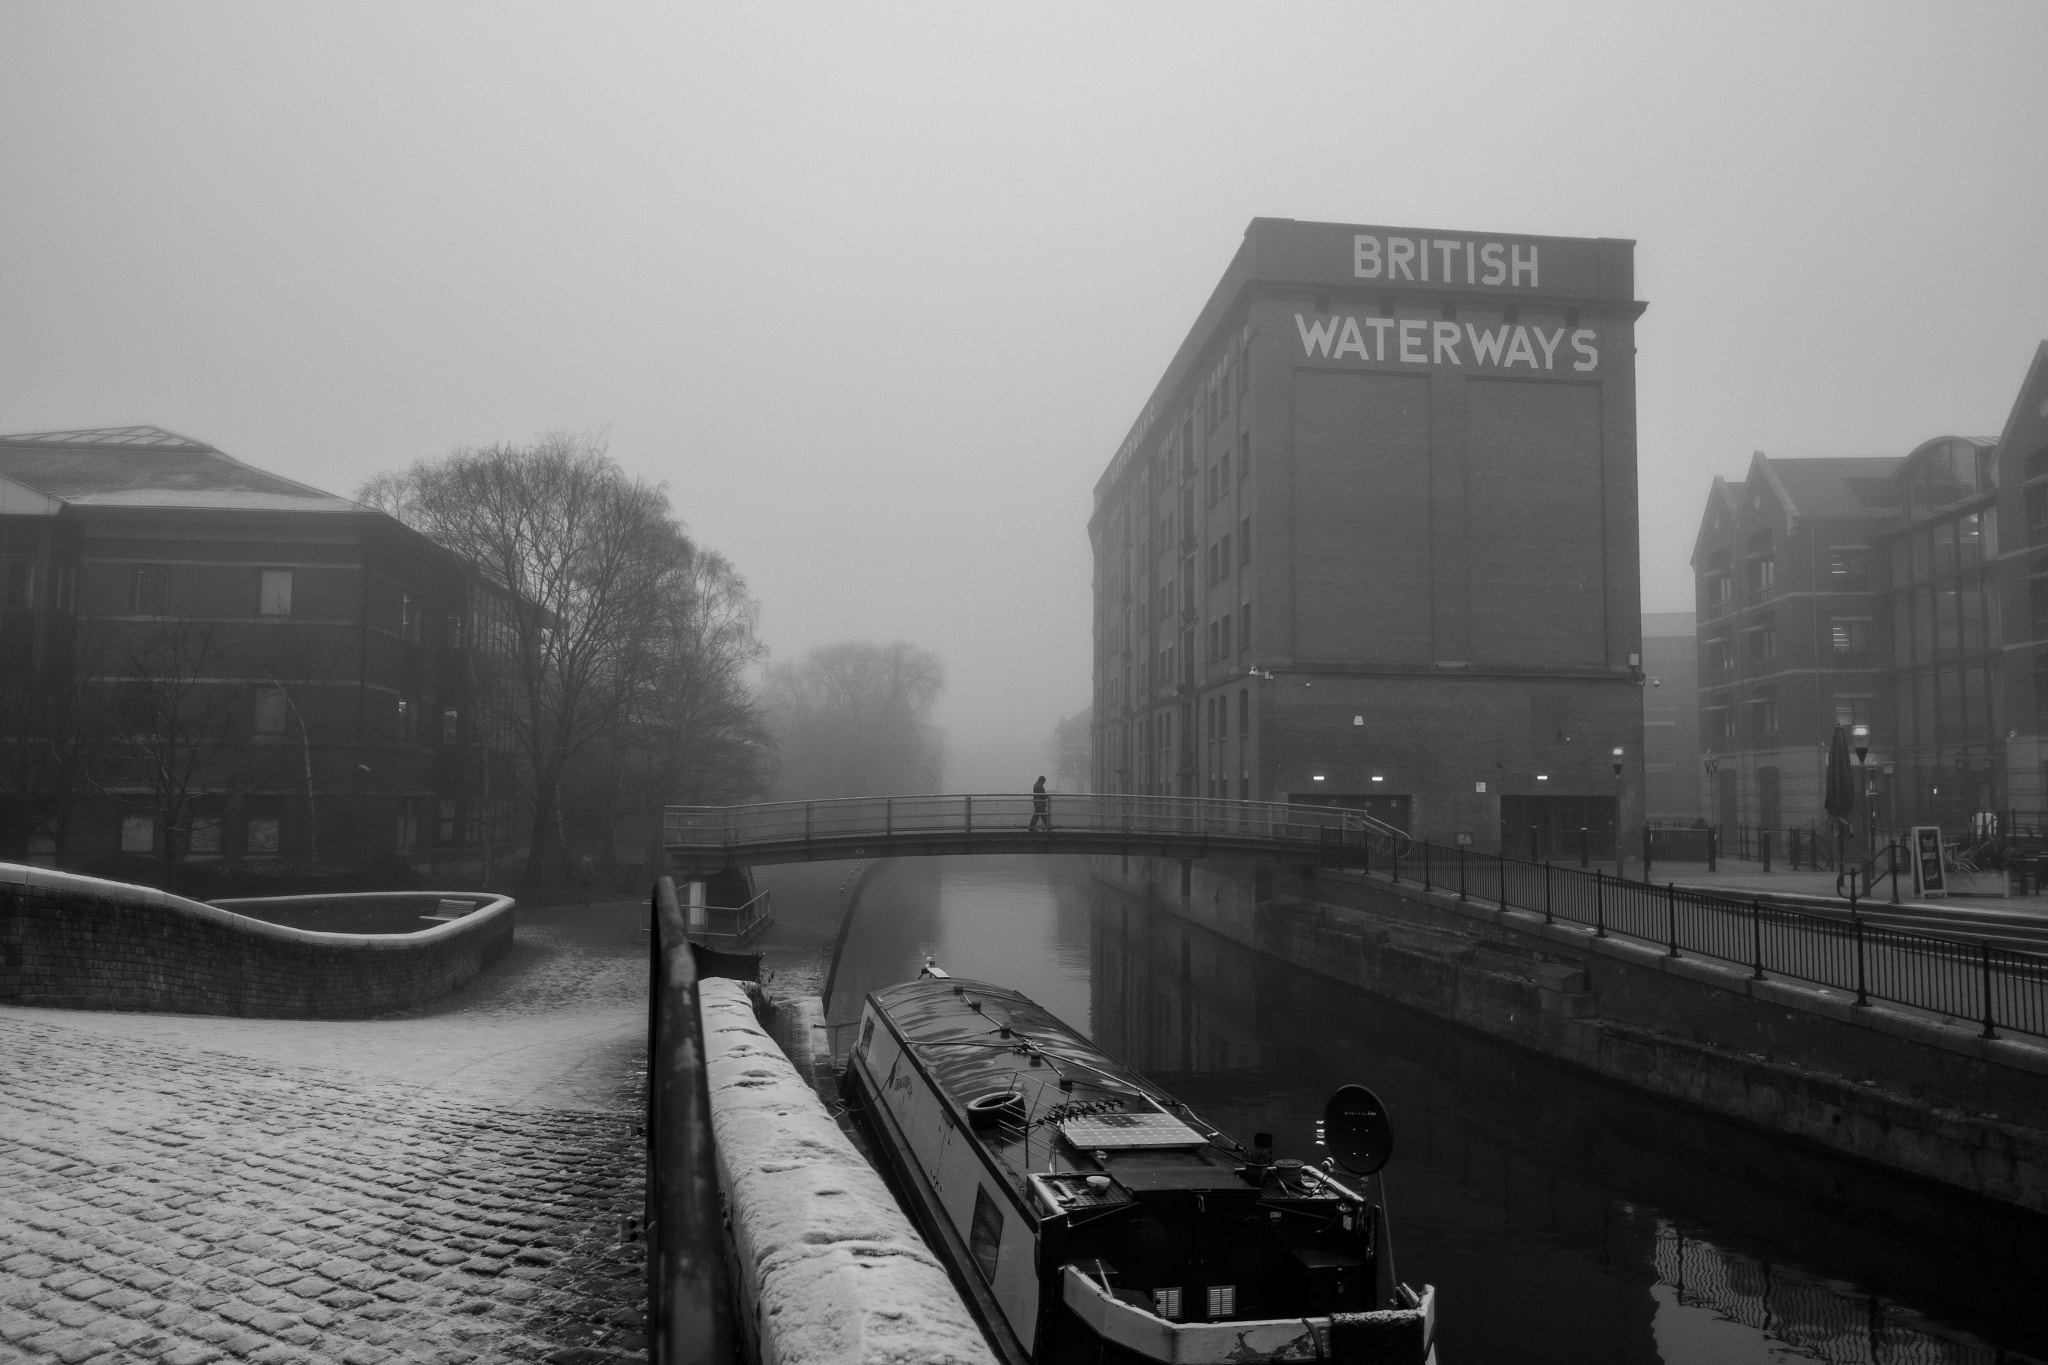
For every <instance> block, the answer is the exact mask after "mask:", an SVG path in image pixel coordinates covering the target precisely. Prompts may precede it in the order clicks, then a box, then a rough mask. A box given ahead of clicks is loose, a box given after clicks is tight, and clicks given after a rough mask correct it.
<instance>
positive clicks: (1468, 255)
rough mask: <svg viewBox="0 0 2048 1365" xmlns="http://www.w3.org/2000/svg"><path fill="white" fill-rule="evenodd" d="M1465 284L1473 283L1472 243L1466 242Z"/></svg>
mask: <svg viewBox="0 0 2048 1365" xmlns="http://www.w3.org/2000/svg"><path fill="white" fill-rule="evenodd" d="M1465 283H1467V284H1471V283H1473V278H1472V243H1470V242H1467V243H1465Z"/></svg>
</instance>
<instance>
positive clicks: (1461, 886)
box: [1458, 844, 1465, 900]
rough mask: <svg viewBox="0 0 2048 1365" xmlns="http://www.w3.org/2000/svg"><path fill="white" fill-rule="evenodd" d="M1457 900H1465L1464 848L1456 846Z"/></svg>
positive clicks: (1460, 845)
mask: <svg viewBox="0 0 2048 1365" xmlns="http://www.w3.org/2000/svg"><path fill="white" fill-rule="evenodd" d="M1458 899H1459V900H1463V899H1465V846H1464V845H1463V844H1459V845H1458Z"/></svg>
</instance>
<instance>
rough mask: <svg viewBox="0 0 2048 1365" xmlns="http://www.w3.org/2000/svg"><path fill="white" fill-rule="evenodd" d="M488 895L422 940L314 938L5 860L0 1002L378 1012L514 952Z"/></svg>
mask: <svg viewBox="0 0 2048 1365" xmlns="http://www.w3.org/2000/svg"><path fill="white" fill-rule="evenodd" d="M401 894H408V895H415V896H417V894H418V893H401ZM433 894H436V893H429V895H428V896H427V897H420V898H421V899H422V900H423V901H424V900H431V898H432V895H433ZM438 894H447V895H450V896H465V895H466V896H469V897H470V898H472V899H474V898H476V897H475V893H463V892H448V893H438ZM489 899H490V904H488V905H487V906H486V907H485V908H483V909H481V910H478V911H475V912H474V913H472V914H469V915H465V916H463V917H462V918H461V919H458V920H453V921H450V922H449V923H447V924H442V925H437V926H435V927H434V928H432V929H428V930H426V931H425V932H422V933H416V934H337V933H321V932H317V931H314V930H309V929H299V928H292V927H288V926H285V925H280V924H269V923H265V922H264V921H262V920H258V919H252V918H250V917H248V916H246V915H239V914H235V913H233V912H232V911H229V910H224V909H221V908H220V907H218V906H212V905H205V904H202V903H200V902H198V901H190V900H186V899H184V898H183V897H182V896H174V895H171V894H169V893H167V892H163V891H158V890H156V889H154V888H152V887H146V886H131V885H129V884H127V883H125V882H110V881H102V880H100V879H98V878H96V877H81V876H76V875H73V874H71V873H67V872H52V871H49V870H48V869H45V868H39V867H24V866H20V865H18V864H12V863H0V1001H6V1002H7V1003H10V1004H16V1005H54V1006H61V1007H64V1008H69V1009H101V1010H148V1011H162V1012H166V1013H175V1014H228V1015H240V1016H244V1017H249V1018H270V1019H348V1018H362V1017H366V1016H369V1015H375V1014H384V1013H388V1012H389V1011H391V1010H398V1009H405V1008H407V1007H409V1006H413V1005H418V1004H421V1003H423V1002H425V1001H428V1000H432V999H434V998H435V997H437V996H440V995H444V994H446V993H447V992H448V991H450V990H453V989H454V988H455V987H457V986H459V985H461V984H462V983H463V982H465V981H467V980H469V979H470V978H471V977H473V976H475V975H476V974H477V973H478V972H480V971H482V970H483V969H484V968H485V967H487V966H489V965H490V964H491V963H493V962H495V961H497V960H498V959H499V958H500V957H502V956H504V955H505V953H506V952H508V951H509V950H510V949H511V946H512V922H513V903H512V902H511V901H510V900H507V899H504V898H502V897H492V898H489Z"/></svg>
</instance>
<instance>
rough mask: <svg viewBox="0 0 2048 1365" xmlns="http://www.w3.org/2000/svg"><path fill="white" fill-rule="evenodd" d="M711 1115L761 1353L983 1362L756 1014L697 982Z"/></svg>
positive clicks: (935, 1271)
mask: <svg viewBox="0 0 2048 1365" xmlns="http://www.w3.org/2000/svg"><path fill="white" fill-rule="evenodd" d="M702 999H703V1013H704V1033H705V1047H706V1052H707V1056H708V1060H709V1063H710V1066H709V1070H710V1082H711V1109H712V1122H713V1125H714V1127H715V1129H716V1132H717V1138H718V1157H719V1167H720V1174H721V1179H722V1180H723V1183H724V1184H725V1187H726V1198H727V1200H728V1203H729V1206H730V1209H731V1213H732V1221H733V1229H734V1233H735V1236H736V1238H737V1240H738V1241H739V1250H740V1260H741V1263H742V1267H743V1274H745V1275H746V1276H747V1277H748V1278H749V1280H750V1285H749V1288H751V1289H752V1290H753V1291H754V1294H755V1295H756V1296H757V1299H756V1303H757V1307H756V1319H755V1321H756V1323H757V1324H758V1330H759V1331H760V1332H761V1334H762V1358H763V1360H764V1361H802V1362H807V1363H809V1362H818V1363H819V1365H825V1363H827V1362H834V1363H836V1362H845V1363H846V1365H853V1362H861V1363H862V1365H870V1363H872V1365H882V1363H883V1362H902V1365H913V1363H915V1365H924V1363H926V1362H929V1363H930V1365H942V1363H943V1362H961V1365H983V1363H984V1362H987V1363H988V1365H993V1361H994V1356H993V1355H992V1354H991V1353H990V1351H989V1348H988V1344H987V1343H986V1342H985V1341H984V1340H983V1339H982V1335H981V1330H980V1328H978V1327H977V1326H976V1325H975V1322H974V1319H973V1318H972V1317H971V1316H970V1315H969V1313H968V1311H967V1308H966V1305H964V1304H963V1303H961V1301H960V1297H959V1294H958V1293H957V1292H956V1291H955V1290H954V1288H953V1284H952V1281H951V1280H949V1279H948V1278H947V1275H946V1269H945V1267H944V1266H943V1265H941V1264H940V1263H939V1261H938V1260H937V1259H936V1258H935V1257H934V1256H933V1255H932V1253H931V1252H930V1251H929V1250H928V1249H927V1248H926V1247H925V1244H924V1241H923V1239H922V1238H920V1237H919V1236H918V1234H917V1232H916V1230H915V1229H914V1228H912V1227H911V1225H910V1222H909V1220H908V1219H906V1218H905V1217H904V1216H903V1213H902V1211H901V1210H900V1209H899V1208H898V1207H897V1205H896V1201H895V1198H894V1197H893V1196H891V1195H890V1193H889V1190H888V1188H887V1186H885V1185H884V1184H883V1183H882V1180H881V1177H880V1176H878V1175H877V1174H876V1173H875V1170H874V1168H873V1167H872V1166H870V1165H869V1164H868V1163H867V1161H866V1159H865V1158H863V1157H862V1156H861V1155H860V1154H859V1153H858V1152H856V1151H855V1150H854V1148H853V1145H852V1144H851V1143H850V1142H848V1141H847V1139H846V1135H845V1134H843V1133H841V1132H840V1131H839V1127H838V1125H837V1124H836V1123H834V1122H833V1120H832V1117H831V1115H830V1114H828V1113H827V1112H826V1111H825V1107H824V1105H823V1104H821V1103H820V1102H819V1100H818V1097H817V1095H816V1094H815V1093H814V1092H813V1091H812V1090H811V1088H810V1087H809V1085H808V1084H806V1083H805V1081H804V1079H803V1078H802V1077H801V1076H799V1075H798V1074H797V1071H796V1069H795V1068H794V1067H792V1066H791V1065H790V1062H789V1059H788V1058H787V1057H785V1056H784V1055H783V1054H782V1051H781V1050H780V1049H779V1048H777V1047H776V1046H775V1044H774V1042H773V1041H772V1040H771V1039H770V1038H769V1037H768V1035H767V1033H766V1032H764V1031H763V1030H762V1028H761V1026H760V1024H759V1023H757V1022H756V1020H755V1017H754V1009H753V1005H752V1004H751V1002H749V1000H748V999H747V996H746V993H745V991H744V990H743V989H742V988H741V987H740V985H739V983H737V982H732V981H707V982H705V983H704V984H703V987H702Z"/></svg>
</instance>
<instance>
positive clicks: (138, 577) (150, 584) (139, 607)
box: [129, 564, 171, 616]
mask: <svg viewBox="0 0 2048 1365" xmlns="http://www.w3.org/2000/svg"><path fill="white" fill-rule="evenodd" d="M170 582H171V571H170V570H169V569H167V568H165V567H164V566H162V565H160V564H144V565H141V566H139V567H138V568H137V569H136V570H135V576H134V578H133V579H132V580H131V596H130V601H129V609H130V610H131V611H133V612H134V613H135V614H136V615H137V616H162V615H163V614H164V600H165V598H166V597H167V596H168V595H169V589H170Z"/></svg>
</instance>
